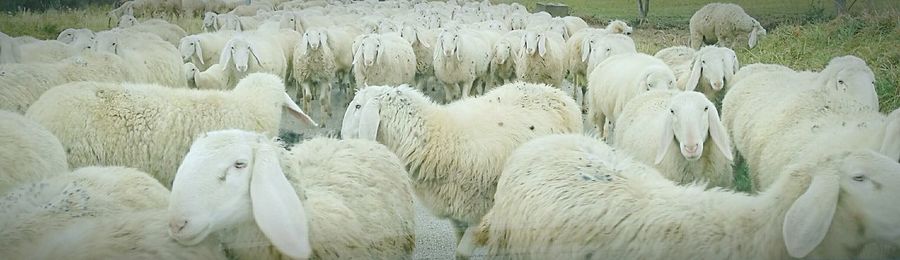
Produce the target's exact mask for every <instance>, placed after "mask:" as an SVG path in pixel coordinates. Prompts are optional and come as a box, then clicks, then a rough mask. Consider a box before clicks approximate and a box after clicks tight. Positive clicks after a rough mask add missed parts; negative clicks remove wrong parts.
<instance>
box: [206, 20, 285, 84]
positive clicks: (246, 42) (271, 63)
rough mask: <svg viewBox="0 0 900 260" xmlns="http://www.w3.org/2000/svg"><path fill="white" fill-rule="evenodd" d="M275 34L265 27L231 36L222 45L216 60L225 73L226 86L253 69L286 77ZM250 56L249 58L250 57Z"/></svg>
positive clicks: (279, 44) (282, 56)
mask: <svg viewBox="0 0 900 260" xmlns="http://www.w3.org/2000/svg"><path fill="white" fill-rule="evenodd" d="M276 37H277V36H276V35H272V34H270V33H266V31H255V32H246V33H242V34H240V35H237V36H235V37H234V38H231V40H229V41H228V42H227V43H225V47H223V48H222V51H221V52H220V56H219V64H222V66H223V69H224V70H226V73H225V74H226V75H228V80H227V82H228V86H229V87H231V86H235V85H236V84H237V83H238V81H240V80H241V79H242V78H244V77H245V75H248V74H250V73H254V72H267V73H271V74H275V75H278V76H279V77H281V78H282V79H287V78H288V77H287V75H288V74H287V73H288V70H287V69H288V60H287V58H288V57H286V56H285V55H284V52H283V48H284V46H282V45H281V42H280V41H279V40H278V39H277V38H276ZM251 57H252V58H253V59H252V60H251Z"/></svg>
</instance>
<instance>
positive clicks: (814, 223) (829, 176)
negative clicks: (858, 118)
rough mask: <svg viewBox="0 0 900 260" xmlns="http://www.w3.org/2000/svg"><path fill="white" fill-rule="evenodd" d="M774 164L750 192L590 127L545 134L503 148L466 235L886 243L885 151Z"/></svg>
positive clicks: (488, 239)
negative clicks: (649, 161) (619, 143)
mask: <svg viewBox="0 0 900 260" xmlns="http://www.w3.org/2000/svg"><path fill="white" fill-rule="evenodd" d="M782 172H783V174H782V176H781V177H780V178H779V179H778V181H777V182H776V183H775V185H774V186H773V187H772V189H769V190H766V191H764V192H762V193H760V194H758V195H750V194H744V193H735V192H732V191H727V190H721V189H711V190H704V188H705V187H704V186H702V185H688V186H679V185H677V184H676V183H674V182H672V181H670V180H667V179H666V178H665V177H663V176H662V174H660V173H659V172H657V171H656V170H654V169H652V168H651V167H649V166H647V165H644V164H642V163H639V162H637V161H635V160H633V159H632V158H630V157H629V156H627V155H625V154H624V153H622V152H618V151H615V150H613V149H612V148H611V147H609V146H607V145H604V144H603V143H602V142H599V141H597V140H595V139H594V138H590V137H586V136H579V135H553V136H547V137H543V138H539V139H535V140H532V141H531V142H529V143H526V144H524V145H522V146H521V147H519V148H518V149H516V151H515V152H513V154H512V155H511V156H510V159H509V161H508V163H507V167H506V168H505V170H504V172H503V174H502V176H501V177H500V181H499V183H498V185H497V191H498V192H497V194H496V195H495V204H494V207H493V208H492V209H491V211H490V212H489V213H488V214H487V215H486V216H485V218H484V220H483V221H482V222H481V224H480V226H479V228H478V229H477V230H476V231H473V238H474V239H473V242H475V244H474V245H472V246H476V245H482V244H483V245H486V246H487V248H488V253H487V255H488V257H489V258H494V257H496V258H504V257H508V256H509V257H515V258H522V259H532V258H533V259H546V258H551V257H559V256H564V257H565V258H598V257H599V258H612V259H661V258H672V259H729V258H734V259H755V258H761V259H788V258H803V257H807V256H808V257H811V258H828V259H849V258H853V255H854V254H856V253H858V250H859V249H860V248H862V246H863V245H864V244H865V243H867V242H870V241H877V242H886V243H894V244H896V243H897V241H896V235H895V234H897V232H900V226H898V225H897V221H896V218H894V217H893V216H896V215H897V214H900V210H898V207H897V206H896V203H895V202H894V201H893V199H894V198H896V197H897V196H898V195H900V193H898V191H897V189H896V188H894V187H896V185H897V184H898V183H900V179H898V178H900V175H897V172H900V164H898V163H897V161H895V160H892V159H890V158H887V157H884V156H883V155H880V154H877V153H874V152H872V151H869V150H849V151H847V150H838V151H830V152H827V153H824V154H818V155H815V156H809V157H802V158H795V159H794V163H793V164H792V165H791V166H790V167H786V168H785V169H784V170H783V171H782ZM560 212H577V214H560ZM738 234H739V235H738Z"/></svg>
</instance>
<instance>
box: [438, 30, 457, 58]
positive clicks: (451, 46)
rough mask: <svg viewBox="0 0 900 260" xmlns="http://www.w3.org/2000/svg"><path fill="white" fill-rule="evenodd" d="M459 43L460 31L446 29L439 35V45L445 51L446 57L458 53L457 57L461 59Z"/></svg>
mask: <svg viewBox="0 0 900 260" xmlns="http://www.w3.org/2000/svg"><path fill="white" fill-rule="evenodd" d="M459 44H460V39H459V32H458V31H451V30H446V31H444V32H442V33H441V35H440V37H438V45H439V48H440V49H441V51H442V52H443V53H444V57H450V55H453V54H456V59H457V60H461V59H460V58H461V55H460V52H459Z"/></svg>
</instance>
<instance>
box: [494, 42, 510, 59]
mask: <svg viewBox="0 0 900 260" xmlns="http://www.w3.org/2000/svg"><path fill="white" fill-rule="evenodd" d="M510 53H512V44H510V43H509V41H506V40H499V41H497V43H495V44H494V53H493V54H494V55H493V56H494V57H493V62H494V64H497V65H500V64H504V63H506V60H507V59H509V56H510Z"/></svg>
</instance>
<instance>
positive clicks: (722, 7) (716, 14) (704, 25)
mask: <svg viewBox="0 0 900 260" xmlns="http://www.w3.org/2000/svg"><path fill="white" fill-rule="evenodd" d="M690 23H691V24H690V31H691V48H694V49H699V48H700V46H701V45H704V44H717V45H719V46H722V47H728V48H732V49H734V48H736V47H737V46H738V44H737V43H738V41H737V39H736V38H738V37H740V36H741V35H743V34H747V38H748V39H747V45H748V47H750V48H751V49H752V48H753V47H755V46H756V43H757V41H758V40H759V37H760V36H763V35H766V29H765V28H763V27H762V25H760V24H759V22H758V21H756V19H754V18H753V17H750V15H747V13H746V12H744V8H741V7H740V6H739V5H736V4H731V3H711V4H707V5H705V6H703V8H700V10H697V12H695V13H694V15H693V16H691V20H690Z"/></svg>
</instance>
